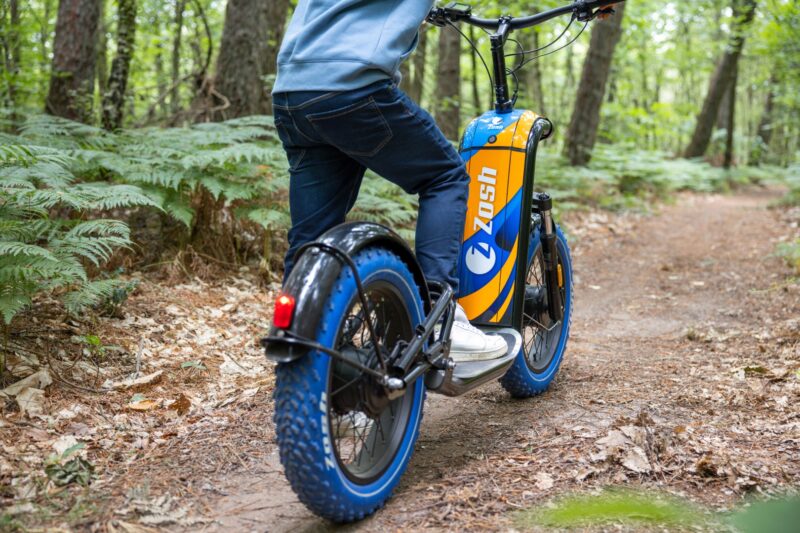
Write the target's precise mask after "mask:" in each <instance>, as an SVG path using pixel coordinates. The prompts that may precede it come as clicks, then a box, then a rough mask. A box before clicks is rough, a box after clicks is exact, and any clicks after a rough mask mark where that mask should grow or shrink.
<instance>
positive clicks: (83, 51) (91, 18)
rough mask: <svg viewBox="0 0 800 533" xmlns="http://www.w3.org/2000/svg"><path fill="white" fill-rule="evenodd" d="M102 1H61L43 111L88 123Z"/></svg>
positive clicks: (90, 111) (90, 116) (90, 114)
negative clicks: (50, 72) (50, 73)
mask: <svg viewBox="0 0 800 533" xmlns="http://www.w3.org/2000/svg"><path fill="white" fill-rule="evenodd" d="M100 3H101V0H61V3H60V4H59V6H58V18H57V21H56V36H55V41H54V43H53V64H52V75H51V77H50V90H49V92H48V95H47V100H46V102H45V111H47V112H48V113H50V114H53V115H57V116H60V117H64V118H68V119H71V120H77V121H81V122H90V121H91V118H92V93H93V89H94V69H95V65H96V63H97V28H98V24H99V21H100Z"/></svg>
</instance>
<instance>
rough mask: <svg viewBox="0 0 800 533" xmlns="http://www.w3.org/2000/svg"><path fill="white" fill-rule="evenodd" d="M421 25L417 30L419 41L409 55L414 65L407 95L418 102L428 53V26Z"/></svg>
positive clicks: (420, 99)
mask: <svg viewBox="0 0 800 533" xmlns="http://www.w3.org/2000/svg"><path fill="white" fill-rule="evenodd" d="M429 27H430V26H428V25H423V26H422V28H420V30H419V43H417V49H416V50H415V51H414V53H413V54H412V56H411V59H410V61H411V65H412V66H413V67H414V78H413V79H412V80H411V83H410V86H409V90H408V96H410V97H411V99H412V100H414V101H415V102H417V103H418V104H419V103H420V102H422V92H423V90H424V88H425V60H426V59H427V55H428V28H429Z"/></svg>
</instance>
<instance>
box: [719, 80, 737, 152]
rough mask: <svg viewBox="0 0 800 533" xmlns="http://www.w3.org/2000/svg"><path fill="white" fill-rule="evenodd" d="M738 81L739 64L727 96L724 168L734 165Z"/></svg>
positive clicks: (725, 106) (725, 105)
mask: <svg viewBox="0 0 800 533" xmlns="http://www.w3.org/2000/svg"><path fill="white" fill-rule="evenodd" d="M738 81H739V68H738V66H737V68H736V70H735V71H734V73H733V79H732V80H731V83H730V85H729V87H728V91H727V95H726V96H725V104H724V108H725V155H724V156H723V160H722V166H723V167H724V168H731V166H732V165H733V132H734V130H735V127H736V85H737V84H738V83H737V82H738Z"/></svg>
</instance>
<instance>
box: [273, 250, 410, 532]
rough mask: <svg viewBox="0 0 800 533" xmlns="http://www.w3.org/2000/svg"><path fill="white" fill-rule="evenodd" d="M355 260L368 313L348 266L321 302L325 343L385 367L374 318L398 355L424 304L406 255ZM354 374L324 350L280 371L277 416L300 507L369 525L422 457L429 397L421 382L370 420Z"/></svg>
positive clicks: (374, 254) (366, 254) (368, 253)
mask: <svg viewBox="0 0 800 533" xmlns="http://www.w3.org/2000/svg"><path fill="white" fill-rule="evenodd" d="M353 260H354V262H355V264H356V265H357V268H358V272H359V275H360V277H361V280H362V284H363V286H364V289H365V291H366V292H367V294H368V298H369V301H370V303H369V305H368V307H369V309H368V311H367V312H364V310H363V309H362V308H361V304H360V301H359V299H358V293H357V290H356V284H355V280H354V278H353V275H352V273H351V272H350V269H349V268H344V269H343V271H342V273H341V275H340V276H339V278H338V279H337V281H336V283H335V284H334V286H333V289H332V290H331V293H330V296H329V297H328V299H327V301H326V302H321V305H324V311H323V316H322V320H321V322H320V327H319V330H318V333H317V339H316V340H317V342H319V343H321V344H322V345H324V346H326V347H330V348H335V349H337V350H350V352H349V353H355V354H358V357H359V360H360V361H362V362H363V363H364V364H368V365H376V366H377V363H376V361H375V360H374V357H376V356H375V355H374V350H372V352H370V346H371V344H370V343H369V339H368V338H367V339H366V342H365V337H364V335H363V330H365V329H367V328H366V326H365V322H364V320H365V317H367V316H369V317H371V318H374V320H375V322H374V323H375V324H376V327H375V329H376V331H378V335H379V336H381V335H382V334H383V335H384V336H385V339H383V341H382V342H383V343H384V345H385V346H386V348H387V349H388V351H391V348H392V345H391V344H392V343H393V342H396V341H397V340H400V339H401V338H402V337H403V336H404V335H406V336H405V337H404V338H403V339H402V340H406V341H407V340H408V339H409V338H411V334H412V332H413V330H414V328H415V327H416V326H417V325H418V324H420V323H421V322H422V321H423V319H424V309H423V304H422V301H421V298H420V295H419V290H418V288H417V285H416V282H415V281H414V277H413V275H412V274H411V272H410V271H409V268H408V266H407V265H406V264H405V263H404V262H403V261H402V260H401V259H400V258H399V257H398V256H396V255H394V254H393V253H391V252H389V251H387V250H383V249H378V248H370V249H367V250H364V251H361V252H359V253H358V254H357V255H355V256H354V257H353ZM381 306H382V307H381ZM380 315H383V318H382V317H381V316H380ZM387 316H388V317H389V318H388V319H387ZM295 320H302V317H295ZM359 331H360V332H361V333H359ZM359 335H361V337H359ZM359 343H360V344H359ZM369 353H371V354H372V355H369ZM369 357H373V359H369ZM370 361H371V362H370ZM354 372H359V371H354V370H353V367H352V366H346V365H345V363H342V362H337V361H336V360H334V359H332V358H331V357H330V356H329V355H326V354H323V353H320V352H312V353H309V354H308V355H306V356H305V357H303V358H301V359H299V360H297V361H294V362H291V363H287V364H280V365H278V367H277V382H276V386H275V393H274V398H275V416H274V419H275V426H276V433H277V441H278V446H279V449H280V458H281V463H282V464H283V467H284V470H285V473H286V477H287V478H288V480H289V483H290V484H291V486H292V489H293V490H294V492H295V493H296V494H297V496H298V497H299V499H300V501H302V502H303V503H304V504H305V505H306V506H307V507H308V508H309V509H311V510H312V511H313V512H314V513H316V514H317V515H319V516H321V517H324V518H326V519H328V520H331V521H334V522H352V521H355V520H360V519H362V518H364V517H365V516H367V515H369V514H371V513H373V512H375V511H376V510H377V509H378V508H380V507H381V506H382V505H383V504H384V503H385V502H386V500H387V499H388V498H389V496H390V495H391V493H392V491H393V489H394V488H395V486H396V485H397V483H398V481H399V480H400V477H401V476H402V474H403V472H404V471H405V469H406V466H407V465H408V461H409V459H410V458H411V454H412V452H413V450H414V444H415V442H416V440H417V436H418V433H419V425H420V421H421V419H422V407H423V403H424V398H425V387H424V383H423V380H422V378H420V379H419V380H418V381H417V382H416V383H415V384H414V385H413V386H412V387H409V390H408V391H407V392H406V394H405V395H404V396H402V397H400V398H399V399H397V400H395V401H394V402H392V403H390V404H389V405H388V406H387V407H385V408H384V409H383V411H381V413H380V414H379V415H377V418H375V419H372V418H369V414H368V413H369V409H370V408H367V407H365V404H364V403H359V402H360V400H357V399H356V398H359V397H360V396H359V394H360V393H359V392H358V391H359V390H360V389H358V387H357V386H356V385H354V384H353V383H352V382H350V381H351V378H352V377H353V376H356V377H358V375H356V374H354ZM362 378H363V376H362ZM362 378H359V379H362ZM356 383H360V382H359V381H356ZM397 402H400V403H397ZM373 410H374V408H373ZM373 414H374V413H373ZM342 426H344V429H342ZM367 432H368V433H367ZM365 433H366V436H365ZM373 435H374V442H372V443H370V439H372V438H373ZM359 446H360V447H361V448H360V451H358V449H359ZM365 450H366V452H365ZM370 452H371V454H372V455H369V453H370ZM376 455H379V457H377V458H376V457H375V456H376ZM365 457H366V459H364V458H365ZM373 463H374V464H373Z"/></svg>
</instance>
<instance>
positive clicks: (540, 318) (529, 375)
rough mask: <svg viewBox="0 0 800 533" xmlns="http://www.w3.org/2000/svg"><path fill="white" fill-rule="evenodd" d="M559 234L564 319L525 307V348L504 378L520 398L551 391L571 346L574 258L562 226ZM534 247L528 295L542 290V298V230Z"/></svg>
mask: <svg viewBox="0 0 800 533" xmlns="http://www.w3.org/2000/svg"><path fill="white" fill-rule="evenodd" d="M556 234H557V237H558V238H557V240H556V250H557V252H558V267H559V270H560V272H561V274H560V275H559V279H560V285H559V289H560V291H561V301H562V309H563V318H562V319H561V320H560V321H558V322H553V321H552V320H551V319H550V316H549V314H548V312H547V308H546V306H544V305H526V306H525V307H526V309H525V311H526V312H525V313H524V314H523V317H522V329H521V331H520V334H521V335H522V339H523V346H522V349H521V350H520V353H519V355H518V356H517V359H516V361H515V362H514V364H513V365H512V367H511V368H510V369H509V371H508V372H507V373H506V374H505V375H504V376H503V377H502V378H501V379H500V383H501V384H502V385H503V387H504V388H505V389H506V390H507V391H508V392H509V393H511V395H512V396H514V397H517V398H528V397H530V396H536V395H537V394H541V393H542V392H544V391H545V390H547V388H548V387H549V386H550V383H552V381H553V378H555V375H556V372H558V369H559V367H560V365H561V360H562V359H563V357H564V352H565V351H566V348H567V340H568V339H569V328H570V323H571V321H572V258H571V256H570V251H569V245H568V244H567V239H566V237H565V236H564V233H563V232H562V231H561V228H557V229H556ZM531 247H532V248H533V254H532V256H531V260H530V261H529V263H528V272H527V275H526V278H525V283H526V286H527V289H528V291H526V294H527V295H528V297H530V295H531V294H533V295H536V294H537V293H538V294H539V295H540V297H542V296H543V295H544V294H545V293H546V291H545V289H544V288H545V272H544V257H543V254H542V245H541V241H540V239H539V233H536V234H535V235H534V239H532V241H531ZM532 308H533V310H532Z"/></svg>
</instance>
